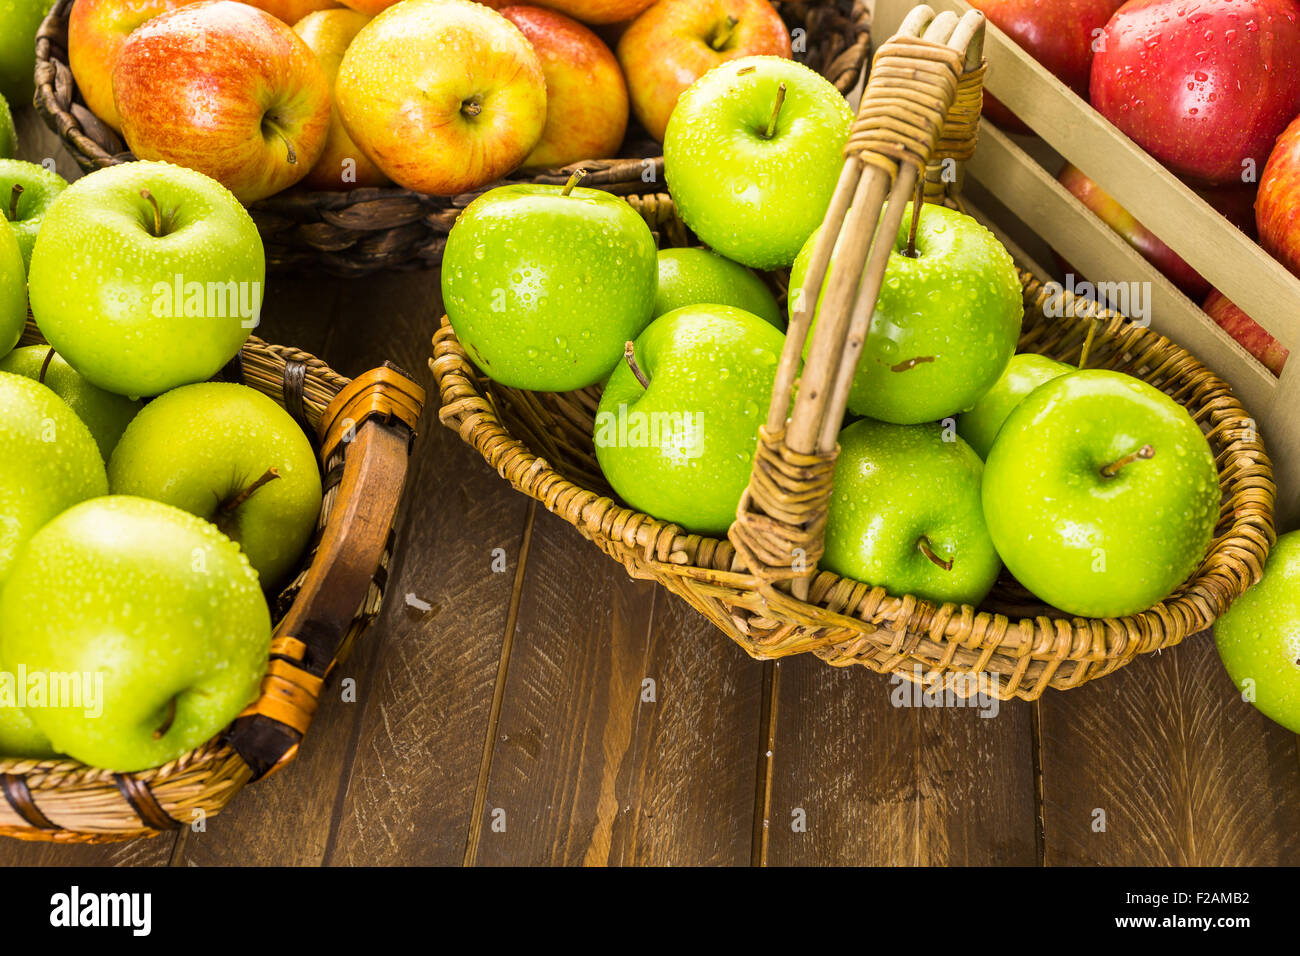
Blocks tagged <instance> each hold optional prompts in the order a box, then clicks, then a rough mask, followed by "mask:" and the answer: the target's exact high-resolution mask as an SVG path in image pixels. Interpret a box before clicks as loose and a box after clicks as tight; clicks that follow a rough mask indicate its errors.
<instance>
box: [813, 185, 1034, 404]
mask: <svg viewBox="0 0 1300 956" xmlns="http://www.w3.org/2000/svg"><path fill="white" fill-rule="evenodd" d="M911 218H912V217H911V204H910V203H909V204H908V209H907V211H905V212H904V213H903V221H902V224H901V225H900V226H899V230H898V235H897V236H896V237H895V239H894V251H893V252H891V253H890V255H889V262H888V265H887V266H886V269H885V282H884V285H883V286H882V288H881V290H880V297H879V299H877V301H876V312H875V315H874V316H873V317H872V319H871V329H870V331H869V332H868V333H867V340H866V342H865V344H864V345H863V348H862V357H861V358H860V359H859V361H858V371H857V374H856V375H855V376H854V378H853V386H852V388H851V390H850V392H849V409H850V410H851V411H853V412H855V413H856V414H858V415H865V416H867V417H869V418H875V419H879V420H880V421H886V422H893V423H895V424H898V425H914V424H917V423H918V422H932V421H937V420H939V419H942V418H946V417H947V416H949V415H955V414H957V413H958V412H964V411H966V410H967V409H969V408H970V407H971V406H973V405H974V404H975V403H976V402H977V401H978V400H979V398H980V396H981V395H983V394H984V393H985V392H987V391H988V390H989V389H990V388H992V387H993V384H994V383H995V382H996V381H997V380H998V377H999V376H1001V375H1002V372H1003V371H1004V370H1005V369H1006V367H1007V362H1008V360H1010V358H1011V355H1012V353H1014V352H1015V350H1016V342H1017V341H1018V340H1019V338H1020V325H1021V322H1022V320H1023V319H1024V311H1025V310H1024V302H1023V299H1022V298H1021V287H1020V279H1019V276H1018V274H1017V272H1016V266H1015V262H1014V260H1012V258H1011V255H1010V254H1009V253H1008V252H1007V251H1006V249H1005V248H1003V246H1002V243H1000V242H998V240H997V238H996V237H994V235H993V234H992V233H991V232H989V231H988V230H987V229H985V228H984V227H983V226H981V225H980V224H979V223H978V222H976V221H975V220H974V219H972V218H971V217H970V216H967V215H964V214H962V213H959V212H956V211H955V210H952V209H948V208H946V207H944V206H936V205H932V204H927V205H926V206H925V208H924V210H923V211H922V213H921V219H920V222H918V223H917V231H916V256H915V257H912V256H909V255H907V254H906V253H907V242H908V231H909V228H910V226H911ZM815 238H816V234H815V233H814V235H813V236H811V237H809V239H808V242H807V243H806V244H805V245H804V248H803V250H802V251H801V252H800V254H799V258H798V259H797V260H796V261H795V264H794V268H793V269H792V270H791V272H790V302H791V303H792V304H797V303H798V302H799V301H800V298H801V297H802V296H803V295H804V289H803V282H804V275H805V274H806V273H807V271H808V262H809V260H810V259H811V258H812V249H813V245H814V243H815ZM829 280H830V275H829V273H828V274H827V277H826V282H829ZM825 289H826V285H825V282H824V283H823V285H822V290H823V292H824V291H825ZM818 301H819V303H820V298H819V299H818ZM813 329H814V330H815V329H816V320H815V319H814V322H813ZM812 341H813V332H811V331H810V332H809V333H808V340H807V343H806V344H805V346H804V354H805V356H806V355H807V353H808V350H809V349H810V348H811V346H812Z"/></svg>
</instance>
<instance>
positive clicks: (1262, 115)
mask: <svg viewBox="0 0 1300 956" xmlns="http://www.w3.org/2000/svg"><path fill="white" fill-rule="evenodd" d="M1102 40H1103V45H1102V46H1101V48H1100V49H1099V50H1098V51H1097V55H1096V57H1095V58H1094V59H1093V61H1092V82H1091V89H1092V105H1093V106H1095V107H1096V108H1097V109H1098V110H1099V111H1100V112H1101V114H1102V115H1103V116H1105V117H1106V118H1107V119H1108V120H1110V121H1111V122H1112V123H1114V124H1115V125H1116V126H1117V127H1119V129H1120V130H1121V131H1122V132H1124V133H1127V134H1128V135H1129V136H1130V137H1131V138H1132V139H1133V141H1134V142H1136V143H1137V144H1138V145H1139V146H1141V147H1142V148H1143V149H1145V150H1146V151H1147V152H1149V153H1150V154H1151V155H1152V156H1154V157H1155V158H1156V159H1157V160H1159V161H1160V162H1162V163H1164V164H1165V165H1166V166H1168V167H1169V168H1170V169H1171V170H1173V171H1174V172H1175V173H1177V174H1178V175H1180V176H1186V177H1189V178H1191V179H1194V180H1197V181H1199V182H1204V183H1229V182H1234V181H1235V182H1241V181H1242V178H1243V177H1242V174H1243V169H1244V168H1246V167H1248V166H1249V161H1253V162H1254V164H1255V166H1256V167H1258V166H1261V165H1262V164H1263V163H1264V161H1265V160H1266V159H1267V158H1268V153H1269V150H1270V149H1271V148H1272V146H1273V141H1274V140H1275V139H1276V138H1277V136H1278V134H1279V133H1281V132H1282V130H1283V129H1285V128H1286V125H1287V123H1289V122H1290V121H1291V120H1292V119H1293V118H1294V117H1295V115H1296V114H1297V113H1300V5H1297V3H1296V0H1129V2H1128V3H1126V4H1124V6H1123V7H1121V8H1120V9H1119V11H1118V12H1117V13H1116V14H1115V16H1114V17H1112V18H1111V21H1110V23H1108V24H1107V25H1106V32H1105V35H1104V36H1103V37H1102Z"/></svg>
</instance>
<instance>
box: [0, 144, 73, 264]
mask: <svg viewBox="0 0 1300 956" xmlns="http://www.w3.org/2000/svg"><path fill="white" fill-rule="evenodd" d="M67 188H68V181H67V180H66V179H64V178H63V177H62V176H60V175H59V174H58V173H55V172H51V171H50V170H48V169H46V168H45V167H44V166H40V165H38V164H36V163H25V162H23V161H22V160H20V159H0V213H3V215H4V217H5V219H7V220H8V222H9V228H10V229H12V230H13V232H14V235H16V236H17V237H18V246H19V248H20V249H22V251H23V267H24V268H28V269H30V268H31V265H32V249H33V248H34V247H35V246H36V235H37V233H39V232H40V231H41V223H42V222H43V221H44V219H45V213H46V211H47V210H48V209H49V208H50V206H51V205H52V204H53V202H54V200H55V199H57V198H58V196H59V193H61V192H63V190H65V189H67Z"/></svg>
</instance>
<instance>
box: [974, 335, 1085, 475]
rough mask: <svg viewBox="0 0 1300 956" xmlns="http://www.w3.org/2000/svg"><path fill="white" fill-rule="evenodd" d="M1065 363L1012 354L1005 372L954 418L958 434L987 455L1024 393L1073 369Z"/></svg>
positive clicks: (978, 453) (1073, 369)
mask: <svg viewBox="0 0 1300 956" xmlns="http://www.w3.org/2000/svg"><path fill="white" fill-rule="evenodd" d="M1073 371H1075V368H1074V366H1073V365H1066V364H1065V363H1064V362H1058V361H1056V360H1055V359H1050V358H1048V357H1047V356H1046V355H1037V354H1035V353H1033V352H1021V353H1020V354H1018V355H1013V356H1011V361H1010V362H1008V363H1007V367H1006V371H1004V372H1003V373H1002V376H1001V377H1000V378H999V379H998V380H997V381H996V382H994V383H993V387H992V388H990V389H989V390H988V391H987V392H985V393H984V394H983V395H981V396H980V398H979V400H978V401H976V402H975V404H974V405H973V406H972V407H971V409H970V411H968V412H965V413H963V414H962V415H960V416H958V418H957V434H958V435H960V436H961V437H962V438H964V439H966V443H967V444H968V445H970V446H971V448H973V449H974V450H975V454H977V455H979V456H980V458H987V457H988V454H989V449H990V448H992V447H993V439H995V438H996V437H997V435H998V430H999V429H1000V428H1001V427H1002V423H1003V422H1004V421H1006V420H1007V416H1008V415H1010V414H1011V413H1012V411H1014V410H1015V408H1016V406H1017V405H1019V404H1020V403H1021V402H1022V401H1024V398H1025V396H1026V395H1028V394H1029V393H1030V392H1032V391H1033V390H1034V389H1036V388H1037V387H1038V386H1039V385H1042V384H1043V383H1044V382H1050V381H1051V380H1052V379H1054V378H1059V377H1060V376H1062V375H1064V374H1066V373H1067V372H1073Z"/></svg>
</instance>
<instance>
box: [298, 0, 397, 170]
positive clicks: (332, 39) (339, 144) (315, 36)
mask: <svg viewBox="0 0 1300 956" xmlns="http://www.w3.org/2000/svg"><path fill="white" fill-rule="evenodd" d="M369 22H370V17H368V16H366V15H365V14H364V13H357V11H355V10H348V9H346V8H344V7H338V8H336V9H333V10H317V11H316V12H315V13H309V14H307V16H305V17H303V18H302V19H301V20H299V21H298V23H297V24H296V25H295V26H294V28H293V32H294V33H296V34H298V36H300V37H302V39H303V42H305V43H306V44H307V46H309V47H311V51H312V52H313V53H315V54H316V60H317V61H318V62H319V63H320V67H321V70H322V71H324V73H325V79H326V80H327V81H328V82H329V84H330V87H331V89H332V88H333V85H334V79H335V77H337V76H338V73H339V63H340V62H342V60H343V54H344V53H345V52H346V51H347V48H348V44H350V43H351V42H352V40H353V38H355V37H356V35H357V34H358V33H360V32H361V28H362V27H364V26H365V25H366V24H367V23H369ZM388 181H389V180H388V177H387V176H385V175H384V172H383V170H382V169H380V168H379V167H378V166H376V165H375V164H374V163H372V162H371V161H370V160H369V159H367V158H366V155H365V153H363V152H361V150H360V149H358V148H357V144H356V143H354V142H352V137H351V136H349V135H348V131H347V130H345V129H344V128H343V121H342V120H340V119H339V113H338V110H337V109H331V110H330V131H329V135H328V136H327V137H326V138H325V149H324V150H323V151H322V152H321V154H320V159H318V160H316V165H315V166H313V167H312V168H311V172H309V173H308V174H307V175H306V176H305V177H304V178H303V181H302V183H303V185H304V186H306V187H307V188H309V189H345V190H346V189H358V188H361V187H363V186H385V185H387V184H388Z"/></svg>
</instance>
